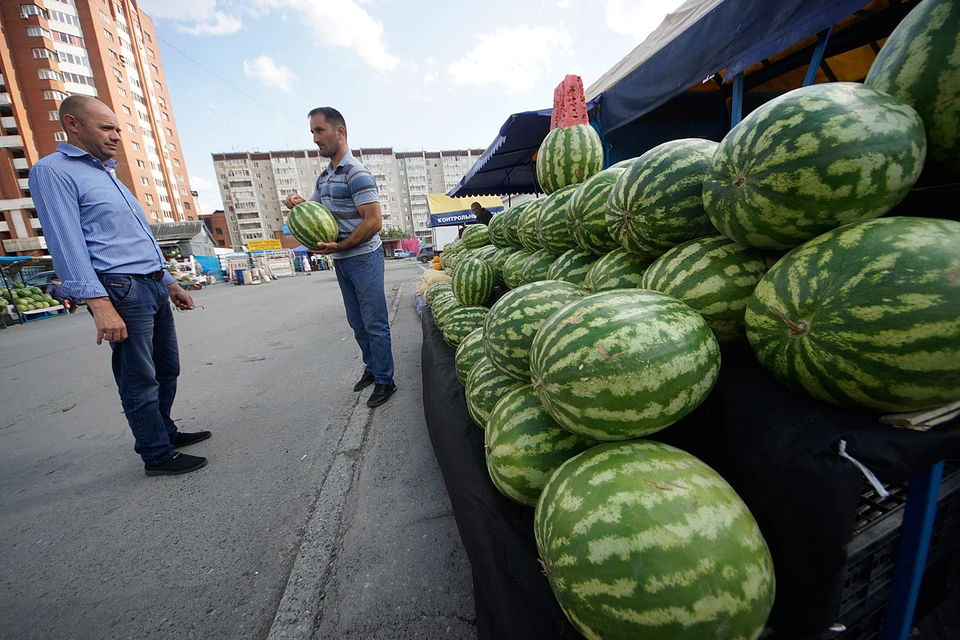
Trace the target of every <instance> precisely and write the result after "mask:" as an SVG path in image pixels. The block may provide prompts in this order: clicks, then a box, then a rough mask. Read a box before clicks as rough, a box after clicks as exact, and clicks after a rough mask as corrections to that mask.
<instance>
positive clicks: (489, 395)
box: [463, 357, 530, 429]
mask: <svg viewBox="0 0 960 640" xmlns="http://www.w3.org/2000/svg"><path fill="white" fill-rule="evenodd" d="M524 384H530V383H529V381H527V382H526V383H524V382H521V381H520V380H516V379H514V378H511V377H510V376H507V375H504V374H503V373H501V372H500V371H499V370H498V369H497V368H496V367H494V366H493V365H492V364H491V363H490V360H489V359H487V358H486V357H483V358H480V361H479V362H477V364H476V365H474V367H473V369H471V370H470V373H469V375H467V382H466V384H465V385H463V386H464V389H465V393H466V396H467V410H468V411H469V412H470V417H471V418H473V421H474V422H475V423H476V425H477V426H478V427H480V428H481V429H486V428H487V418H488V417H489V416H490V412H491V411H493V408H494V407H496V406H497V402H499V401H500V398H502V397H503V396H505V395H507V394H508V393H510V392H511V391H513V390H514V389H517V388H519V387H521V386H523V385H524Z"/></svg>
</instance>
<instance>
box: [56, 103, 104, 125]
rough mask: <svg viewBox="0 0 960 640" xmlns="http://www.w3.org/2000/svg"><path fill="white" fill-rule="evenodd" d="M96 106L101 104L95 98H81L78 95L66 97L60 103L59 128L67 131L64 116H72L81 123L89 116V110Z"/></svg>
mask: <svg viewBox="0 0 960 640" xmlns="http://www.w3.org/2000/svg"><path fill="white" fill-rule="evenodd" d="M97 104H103V103H102V102H100V101H99V100H97V99H96V98H91V97H90V96H82V95H79V94H78V95H73V96H68V97H66V98H65V99H64V100H63V102H61V103H60V126H61V127H63V128H64V130H66V129H67V127H66V124H65V123H64V121H63V119H64V117H65V116H73V117H74V118H76V119H77V120H79V121H80V122H83V121H84V120H86V119H87V116H88V115H89V114H90V110H91V109H92V108H94V107H95V105H97ZM103 106H107V105H103Z"/></svg>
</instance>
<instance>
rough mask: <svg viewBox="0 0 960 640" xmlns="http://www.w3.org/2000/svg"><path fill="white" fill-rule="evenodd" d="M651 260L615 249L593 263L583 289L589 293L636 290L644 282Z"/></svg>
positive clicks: (584, 278) (585, 278)
mask: <svg viewBox="0 0 960 640" xmlns="http://www.w3.org/2000/svg"><path fill="white" fill-rule="evenodd" d="M650 261H651V259H650V258H641V257H639V256H635V255H633V254H631V253H629V252H628V251H627V250H626V249H623V248H621V249H614V250H613V251H611V252H610V253H608V254H606V255H605V256H603V257H601V258H600V259H599V260H597V261H596V262H594V263H593V266H591V267H590V270H589V271H587V275H585V276H584V277H583V285H582V286H583V288H584V289H586V290H587V291H589V292H597V291H604V290H606V289H635V288H636V287H639V286H640V283H641V282H642V281H643V274H644V273H645V272H646V271H647V267H648V266H650Z"/></svg>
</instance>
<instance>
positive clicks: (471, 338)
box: [453, 327, 483, 385]
mask: <svg viewBox="0 0 960 640" xmlns="http://www.w3.org/2000/svg"><path fill="white" fill-rule="evenodd" d="M482 357H483V327H480V328H478V329H475V330H474V331H473V332H472V333H470V335H468V336H467V337H466V338H464V339H463V340H462V341H461V342H460V346H459V347H457V352H456V354H455V355H454V358H453V361H454V364H455V365H456V369H457V380H459V381H460V384H463V385H465V384H467V376H468V375H470V371H471V370H473V368H474V367H475V366H476V365H477V363H478V362H480V359H481V358H482Z"/></svg>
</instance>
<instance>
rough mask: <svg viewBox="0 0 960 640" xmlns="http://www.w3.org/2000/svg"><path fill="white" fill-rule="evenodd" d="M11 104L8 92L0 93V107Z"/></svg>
mask: <svg viewBox="0 0 960 640" xmlns="http://www.w3.org/2000/svg"><path fill="white" fill-rule="evenodd" d="M12 104H13V101H12V100H11V99H10V94H9V93H0V107H9V106H10V105H12Z"/></svg>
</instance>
